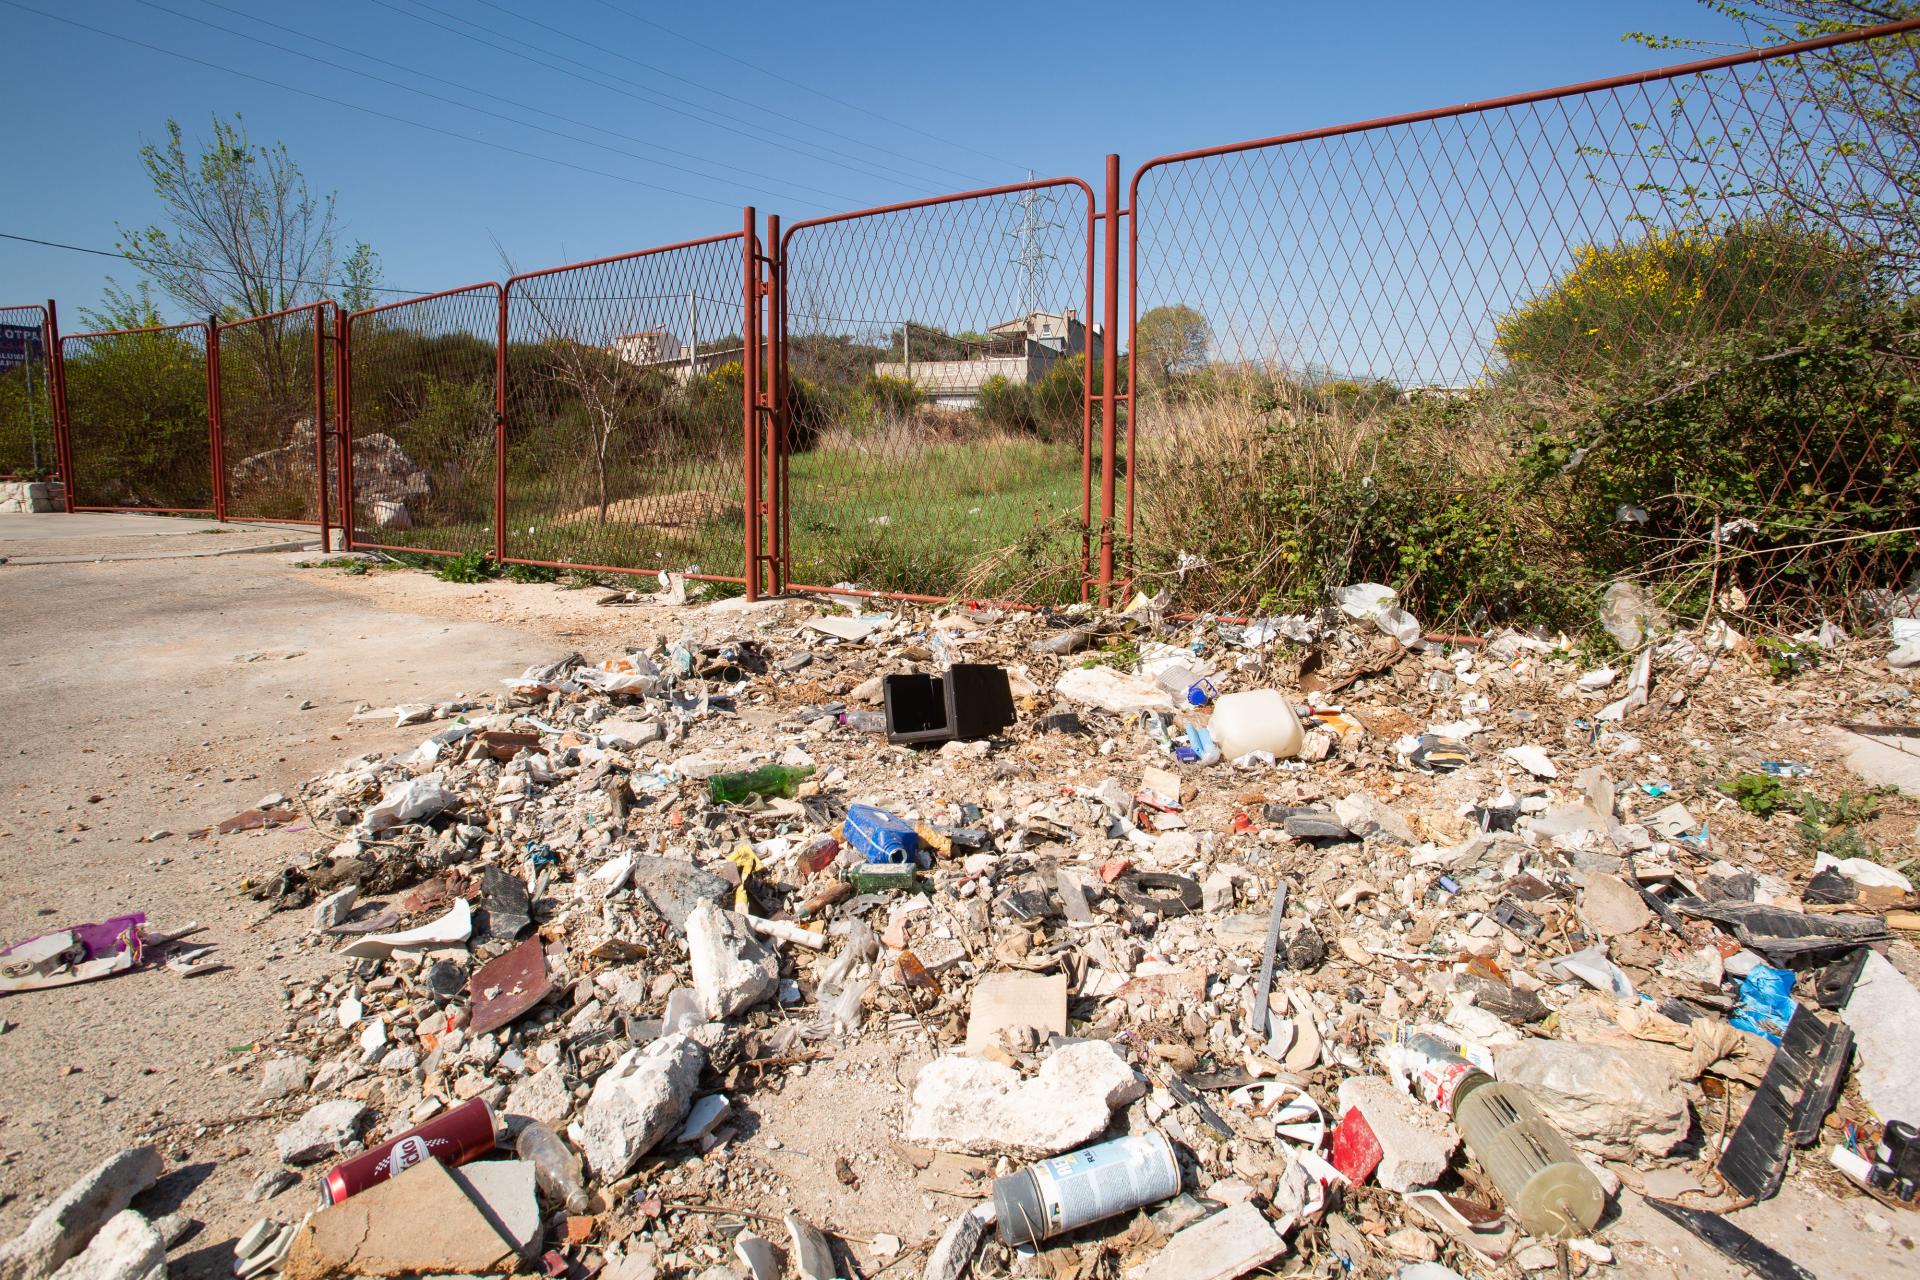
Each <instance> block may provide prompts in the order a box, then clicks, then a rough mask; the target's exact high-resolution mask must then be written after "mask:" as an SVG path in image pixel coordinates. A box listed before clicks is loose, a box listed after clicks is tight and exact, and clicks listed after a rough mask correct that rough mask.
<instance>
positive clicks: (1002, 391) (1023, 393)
mask: <svg viewBox="0 0 1920 1280" xmlns="http://www.w3.org/2000/svg"><path fill="white" fill-rule="evenodd" d="M973 412H974V416H975V417H977V418H979V419H980V421H981V422H982V423H983V424H985V425H986V426H988V427H991V428H993V429H994V430H996V431H1005V432H1008V433H1009V434H1014V433H1025V432H1031V431H1033V430H1035V429H1036V428H1037V427H1038V426H1039V425H1040V424H1039V419H1038V418H1037V417H1036V416H1035V414H1034V408H1033V388H1031V387H1029V386H1028V385H1027V384H1026V383H1024V382H1014V381H1012V380H1010V379H1008V378H1004V377H1002V376H1000V375H999V374H997V373H996V374H994V375H993V376H992V377H991V378H988V379H987V380H986V381H985V382H983V383H981V384H980V398H979V399H978V400H977V401H976V402H975V403H974V406H973Z"/></svg>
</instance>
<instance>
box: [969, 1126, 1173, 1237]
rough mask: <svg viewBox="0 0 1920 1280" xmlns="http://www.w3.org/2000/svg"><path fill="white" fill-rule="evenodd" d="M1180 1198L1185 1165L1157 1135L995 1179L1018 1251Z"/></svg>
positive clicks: (996, 1203)
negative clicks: (1023, 1247) (1130, 1212)
mask: <svg viewBox="0 0 1920 1280" xmlns="http://www.w3.org/2000/svg"><path fill="white" fill-rule="evenodd" d="M1179 1194H1180V1162H1179V1160H1177V1159H1176V1158H1175V1157H1174V1153H1173V1144H1172V1143H1171V1142H1169V1141H1167V1138H1166V1135H1164V1134H1162V1133H1159V1132H1157V1131H1156V1132H1153V1133H1143V1134H1140V1135H1138V1136H1135V1137H1130V1138H1115V1139H1114V1140H1113V1141H1111V1142H1101V1143H1097V1144H1095V1145H1094V1146H1091V1147H1082V1148H1081V1149H1080V1150H1078V1151H1070V1152H1068V1153H1067V1154H1066V1155H1063V1156H1055V1157H1053V1158H1052V1159H1051V1160H1042V1161H1040V1162H1039V1163H1038V1164H1032V1165H1028V1166H1027V1167H1026V1168H1024V1169H1021V1170H1018V1171H1017V1172H1014V1173H1010V1174H1008V1175H1007V1176H1006V1177H1004V1178H996V1179H995V1180H994V1183H993V1207H994V1208H995V1209H996V1210H998V1211H999V1218H1000V1240H1001V1243H1003V1244H1005V1245H1007V1246H1009V1247H1015V1246H1019V1245H1023V1244H1034V1243H1037V1242H1039V1241H1041V1240H1047V1239H1051V1238H1052V1237H1054V1236H1057V1235H1061V1234H1063V1233H1065V1232H1068V1231H1072V1230H1074V1229H1075V1228H1077V1227H1084V1226H1085V1225H1087V1224H1088V1223H1089V1222H1098V1221H1100V1220H1101V1219H1102V1218H1111V1217H1113V1216H1114V1215H1115V1214H1118V1213H1125V1212H1127V1211H1128V1210H1129V1209H1138V1208H1140V1207H1141V1206H1142V1205H1149V1204H1155V1203H1158V1202H1159V1201H1161V1200H1167V1199H1171V1198H1172V1197H1174V1196H1176V1195H1179Z"/></svg>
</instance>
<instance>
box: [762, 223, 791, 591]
mask: <svg viewBox="0 0 1920 1280" xmlns="http://www.w3.org/2000/svg"><path fill="white" fill-rule="evenodd" d="M766 247H767V252H768V253H769V254H772V255H777V254H778V253H779V252H780V215H779V214H777V213H770V214H768V215H767V245H766ZM765 261H766V287H765V288H764V289H763V290H762V293H763V296H764V297H765V298H766V312H767V316H766V342H767V369H766V384H767V413H766V420H765V430H766V433H767V464H766V465H767V474H766V478H765V484H766V488H767V525H766V529H767V532H766V557H767V589H768V590H769V591H770V592H771V593H772V594H774V595H779V594H780V580H781V578H782V577H783V576H784V575H783V574H782V573H781V571H780V557H781V554H782V552H783V549H784V547H785V539H783V538H782V537H781V525H780V513H781V509H782V508H783V507H784V506H785V504H786V494H785V493H784V492H783V490H782V486H781V483H780V460H781V457H782V455H783V454H784V453H785V452H786V448H785V438H786V429H785V428H786V417H787V405H786V395H785V385H784V384H785V381H786V353H785V352H784V351H782V350H781V346H782V344H781V341H780V329H781V323H780V322H781V313H780V303H781V296H780V287H779V280H780V263H779V260H778V258H777V257H769V258H767V259H766V260H765Z"/></svg>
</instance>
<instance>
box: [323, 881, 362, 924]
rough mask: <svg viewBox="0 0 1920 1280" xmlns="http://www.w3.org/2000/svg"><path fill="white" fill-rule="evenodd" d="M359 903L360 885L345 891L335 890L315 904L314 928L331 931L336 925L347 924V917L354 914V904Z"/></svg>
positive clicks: (351, 885) (352, 886) (349, 887)
mask: <svg viewBox="0 0 1920 1280" xmlns="http://www.w3.org/2000/svg"><path fill="white" fill-rule="evenodd" d="M358 901H360V886H359V885H357V884H350V885H348V886H347V887H346V888H344V889H335V890H334V891H333V892H332V893H330V894H328V895H327V896H326V897H324V898H322V899H320V901H318V902H316V903H314V904H313V927H314V928H316V929H331V928H333V927H334V926H335V925H341V924H345V923H346V921H347V917H348V916H350V915H352V914H353V904H354V903H356V902H358Z"/></svg>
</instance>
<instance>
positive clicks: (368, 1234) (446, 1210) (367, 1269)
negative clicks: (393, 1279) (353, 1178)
mask: <svg viewBox="0 0 1920 1280" xmlns="http://www.w3.org/2000/svg"><path fill="white" fill-rule="evenodd" d="M518 1261H519V1258H518V1254H517V1252H516V1251H515V1249H514V1245H513V1242H512V1241H510V1240H508V1239H507V1238H506V1237H505V1236H504V1235H502V1234H501V1233H500V1231H499V1230H498V1229H497V1228H496V1227H495V1226H494V1225H493V1223H491V1222H489V1221H488V1220H487V1215H486V1214H485V1213H484V1212H483V1211H482V1210H481V1208H480V1206H479V1205H477V1204H475V1203H474V1201H473V1200H472V1199H471V1198H470V1197H469V1196H468V1195H467V1192H466V1190H465V1188H463V1187H462V1186H461V1185H460V1183H458V1182H456V1181H455V1180H454V1178H453V1175H452V1174H450V1173H448V1172H447V1169H446V1167H445V1166H443V1165H442V1164H441V1163H440V1162H439V1161H438V1160H433V1159H428V1160H423V1161H421V1162H420V1163H419V1164H417V1165H414V1166H413V1167H412V1168H409V1169H407V1170H405V1171H404V1172H402V1173H400V1174H397V1175H396V1176H394V1177H392V1178H389V1179H388V1180H387V1181H385V1182H378V1183H375V1184H374V1185H373V1186H371V1187H368V1188H367V1189H366V1190H365V1191H362V1192H360V1193H359V1194H358V1195H354V1196H350V1197H348V1198H347V1199H345V1200H342V1201H341V1202H340V1203H339V1204H336V1205H333V1206H331V1207H329V1208H325V1209H322V1210H320V1212H318V1213H316V1214H314V1215H313V1216H312V1217H311V1218H309V1219H307V1221H306V1224H305V1225H304V1226H302V1227H301V1228H300V1229H299V1231H298V1232H297V1233H296V1234H295V1235H294V1238H293V1242H292V1244H291V1245H290V1246H289V1248H288V1250H287V1257H286V1262H285V1263H284V1264H283V1266H282V1269H281V1275H282V1276H283V1278H284V1280H330V1278H332V1277H337V1276H404V1275H416V1274H433V1275H449V1274H466V1275H487V1274H490V1273H494V1272H504V1271H511V1270H514V1269H515V1267H516V1266H517V1264H518Z"/></svg>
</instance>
